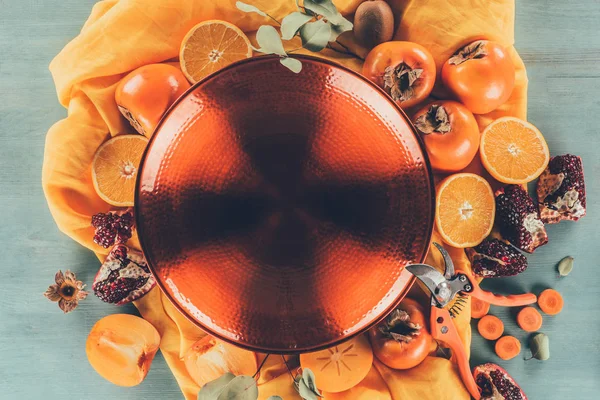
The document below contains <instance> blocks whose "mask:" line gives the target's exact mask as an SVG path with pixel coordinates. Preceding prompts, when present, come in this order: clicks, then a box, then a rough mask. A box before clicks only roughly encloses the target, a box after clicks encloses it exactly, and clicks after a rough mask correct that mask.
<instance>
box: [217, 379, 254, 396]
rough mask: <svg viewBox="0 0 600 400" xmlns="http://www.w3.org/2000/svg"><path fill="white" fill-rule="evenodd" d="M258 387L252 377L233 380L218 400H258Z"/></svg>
mask: <svg viewBox="0 0 600 400" xmlns="http://www.w3.org/2000/svg"><path fill="white" fill-rule="evenodd" d="M257 399H258V386H256V381H255V380H254V378H252V377H251V376H246V375H240V376H236V377H235V378H233V379H232V380H231V381H230V382H229V384H228V385H227V386H225V388H224V389H223V391H222V392H221V394H220V395H219V397H218V398H217V400H257Z"/></svg>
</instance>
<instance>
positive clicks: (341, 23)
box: [329, 14, 354, 42]
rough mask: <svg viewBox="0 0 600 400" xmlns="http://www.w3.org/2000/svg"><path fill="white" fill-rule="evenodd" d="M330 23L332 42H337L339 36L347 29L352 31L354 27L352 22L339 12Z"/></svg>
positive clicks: (330, 38)
mask: <svg viewBox="0 0 600 400" xmlns="http://www.w3.org/2000/svg"><path fill="white" fill-rule="evenodd" d="M329 24H330V25H331V36H330V37H329V41H330V42H335V40H336V39H337V38H338V36H340V35H341V34H342V33H344V32H346V31H351V30H352V28H353V27H354V25H353V24H352V22H350V21H348V20H347V19H346V18H344V17H343V16H342V14H338V15H337V16H336V18H334V19H330V20H329Z"/></svg>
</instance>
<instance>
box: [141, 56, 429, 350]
mask: <svg viewBox="0 0 600 400" xmlns="http://www.w3.org/2000/svg"><path fill="white" fill-rule="evenodd" d="M299 58H300V59H301V60H302V64H303V68H302V72H301V73H299V74H294V73H292V72H290V71H288V70H287V69H286V68H284V67H283V66H282V65H280V63H279V59H278V58H277V57H259V58H253V59H250V60H246V61H242V62H240V63H237V64H235V65H232V66H230V67H228V68H225V69H224V70H222V71H220V72H218V73H217V74H214V75H212V76H210V77H208V78H206V79H205V80H204V81H202V82H200V83H198V84H196V85H195V86H194V87H193V88H192V89H190V90H189V91H188V92H187V94H185V95H184V96H183V97H182V98H181V99H180V100H179V101H178V102H177V103H176V104H175V105H174V106H173V107H172V108H171V110H170V111H169V112H168V114H167V115H166V117H165V118H164V119H163V121H162V122H161V124H160V126H159V127H158V128H157V130H156V133H155V134H154V137H153V138H152V140H151V142H150V144H149V146H148V149H147V152H146V155H145V157H144V160H143V161H142V167H141V171H140V173H139V178H138V188H137V193H136V207H137V224H138V225H137V226H138V229H139V234H140V239H141V242H142V247H143V250H144V253H145V254H146V257H147V259H148V262H149V264H150V266H151V268H152V270H153V272H154V274H155V276H156V278H157V280H158V282H159V284H160V287H161V288H162V290H163V291H164V292H165V293H166V295H167V296H168V297H169V298H170V299H171V300H172V301H173V303H174V304H175V305H176V306H177V307H178V308H179V309H180V310H181V311H182V312H183V313H184V314H185V315H186V316H188V317H189V318H190V319H191V320H192V321H193V322H195V323H196V324H198V325H199V326H200V327H202V328H203V329H205V330H206V331H208V332H209V333H211V334H213V335H216V336H218V337H220V338H222V339H225V340H227V341H230V342H233V343H235V344H238V345H240V346H243V347H246V348H250V349H253V350H257V351H263V352H279V353H295V352H303V351H309V350H316V349H319V348H322V347H325V346H329V345H333V344H336V343H338V342H340V341H342V340H345V339H347V338H349V337H350V336H353V335H355V334H357V333H359V332H362V331H364V330H365V329H367V328H368V327H370V326H372V325H373V324H374V323H375V322H377V321H378V320H380V319H381V318H383V317H384V316H385V315H386V314H387V313H388V312H389V311H391V310H392V309H393V307H394V306H395V305H397V303H398V302H399V301H400V300H401V298H402V297H403V296H404V295H405V294H406V292H407V290H408V289H409V287H410V285H411V284H412V277H411V275H410V273H408V272H407V271H405V270H404V266H405V265H406V264H407V263H409V262H420V261H422V260H423V259H424V257H425V254H426V252H427V248H428V244H429V240H430V236H431V231H432V227H433V209H434V188H433V183H432V177H431V171H430V169H429V167H428V163H427V160H426V156H425V155H424V151H423V148H422V146H421V144H420V142H419V140H418V139H417V136H416V134H415V132H414V130H413V128H412V126H411V125H410V123H409V122H408V119H407V117H406V116H405V115H404V113H403V112H402V111H400V109H399V108H397V107H396V105H395V104H394V103H393V102H392V101H391V100H390V98H389V97H388V96H387V95H386V94H385V93H384V92H383V91H381V90H380V89H379V88H377V87H376V86H374V85H373V84H371V83H370V82H369V81H367V80H366V79H365V78H363V77H361V76H360V75H358V74H356V73H354V72H352V71H350V70H348V69H345V68H343V67H341V66H338V65H336V64H333V63H331V62H327V61H324V60H319V59H316V58H312V57H299Z"/></svg>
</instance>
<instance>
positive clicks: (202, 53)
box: [179, 20, 252, 83]
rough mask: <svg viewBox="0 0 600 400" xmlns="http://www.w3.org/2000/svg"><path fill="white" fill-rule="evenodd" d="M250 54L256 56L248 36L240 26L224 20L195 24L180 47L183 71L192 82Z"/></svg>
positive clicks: (180, 60)
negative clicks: (253, 53)
mask: <svg viewBox="0 0 600 400" xmlns="http://www.w3.org/2000/svg"><path fill="white" fill-rule="evenodd" d="M248 57H252V46H251V44H250V40H248V37H247V36H246V35H245V34H244V32H242V31H241V30H240V28H238V27H237V26H235V25H233V24H231V23H229V22H226V21H220V20H209V21H204V22H201V23H199V24H198V25H196V26H194V27H193V28H192V29H191V30H190V31H189V32H188V33H187V35H185V38H184V39H183V42H181V49H180V50H179V62H180V64H181V71H182V72H183V73H184V75H185V76H186V77H187V78H188V80H189V81H190V82H191V83H196V82H198V81H199V80H201V79H202V78H204V77H206V76H208V75H210V74H211V73H213V72H215V71H218V70H220V69H221V68H223V67H225V66H227V65H229V64H231V63H233V62H235V61H239V60H243V59H244V58H248Z"/></svg>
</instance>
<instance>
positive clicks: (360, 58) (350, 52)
mask: <svg viewBox="0 0 600 400" xmlns="http://www.w3.org/2000/svg"><path fill="white" fill-rule="evenodd" d="M335 43H337V44H339V45H340V46H341V47H342V48H344V50H343V51H342V50H339V49H336V48H335V47H333V46H332V45H331V44H330V43H327V48H328V49H330V50H333V51H335V52H336V53H340V54H346V55H349V56H352V57H354V58H358V59H359V60H362V61H365V59H364V58H362V57H361V56H359V55H358V54H356V53H354V52H352V51H350V49H349V48H348V47H346V46H344V45H343V44H341V43H340V42H338V41H337V40H336V41H335Z"/></svg>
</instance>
